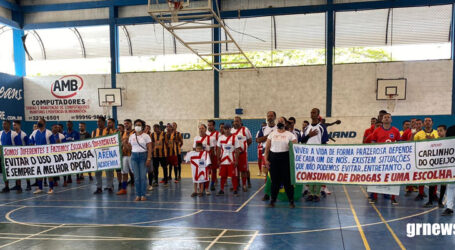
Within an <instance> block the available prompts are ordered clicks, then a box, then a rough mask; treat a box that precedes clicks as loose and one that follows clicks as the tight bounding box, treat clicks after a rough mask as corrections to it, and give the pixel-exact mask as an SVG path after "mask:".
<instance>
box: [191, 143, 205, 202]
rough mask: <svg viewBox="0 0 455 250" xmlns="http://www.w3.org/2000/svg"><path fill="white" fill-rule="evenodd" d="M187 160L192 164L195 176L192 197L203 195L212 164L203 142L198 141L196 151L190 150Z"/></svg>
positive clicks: (192, 171)
mask: <svg viewBox="0 0 455 250" xmlns="http://www.w3.org/2000/svg"><path fill="white" fill-rule="evenodd" d="M185 161H186V162H187V163H190V165H191V173H192V176H193V188H194V189H193V190H194V192H193V193H192V194H191V197H195V196H196V195H197V196H199V197H202V196H203V194H204V193H203V189H204V184H205V183H207V182H209V168H208V167H209V166H210V164H211V161H210V155H209V152H208V151H207V150H205V149H204V145H203V144H202V143H201V142H196V145H194V151H191V152H188V153H187V154H186V156H185Z"/></svg>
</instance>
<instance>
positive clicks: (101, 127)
mask: <svg viewBox="0 0 455 250" xmlns="http://www.w3.org/2000/svg"><path fill="white" fill-rule="evenodd" d="M97 125H98V128H97V129H95V130H94V131H93V132H92V138H95V137H101V136H106V135H109V134H113V133H115V132H116V131H115V129H114V125H115V123H114V125H112V124H111V127H110V129H108V128H106V118H104V117H103V116H100V117H99V118H98V122H97ZM105 172H106V179H107V187H106V188H105V190H106V189H107V190H108V191H109V193H113V192H114V171H113V170H106V171H105ZM95 178H96V191H95V192H94V193H93V194H101V193H103V189H102V188H103V171H97V172H96V173H95Z"/></svg>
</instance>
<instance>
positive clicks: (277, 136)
mask: <svg viewBox="0 0 455 250" xmlns="http://www.w3.org/2000/svg"><path fill="white" fill-rule="evenodd" d="M267 139H268V140H270V142H271V144H270V151H271V152H273V153H282V152H288V151H289V142H290V141H293V140H297V137H296V136H295V135H294V134H293V133H291V132H289V131H284V132H283V133H280V132H278V131H273V132H272V133H270V134H269V136H268V137H267Z"/></svg>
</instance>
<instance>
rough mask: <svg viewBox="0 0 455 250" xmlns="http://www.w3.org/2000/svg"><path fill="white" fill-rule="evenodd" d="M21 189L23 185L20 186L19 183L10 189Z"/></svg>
mask: <svg viewBox="0 0 455 250" xmlns="http://www.w3.org/2000/svg"><path fill="white" fill-rule="evenodd" d="M19 189H21V187H20V186H17V185H16V186H14V187H12V188H10V190H19Z"/></svg>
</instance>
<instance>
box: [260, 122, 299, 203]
mask: <svg viewBox="0 0 455 250" xmlns="http://www.w3.org/2000/svg"><path fill="white" fill-rule="evenodd" d="M285 124H286V118H284V117H280V119H278V124H277V130H276V131H273V132H271V133H270V134H269V136H268V138H267V142H266V146H265V156H264V159H265V160H264V161H265V165H266V167H267V168H268V169H269V171H270V178H271V179H272V190H271V200H270V207H275V202H276V199H277V197H278V192H279V191H280V187H281V185H283V186H284V189H285V191H286V195H287V197H288V200H289V206H290V207H291V208H295V205H294V186H292V185H291V170H290V168H289V165H290V163H289V142H293V143H297V137H296V136H295V134H294V133H292V132H290V131H286V129H285Z"/></svg>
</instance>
